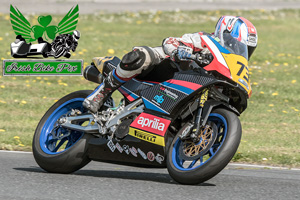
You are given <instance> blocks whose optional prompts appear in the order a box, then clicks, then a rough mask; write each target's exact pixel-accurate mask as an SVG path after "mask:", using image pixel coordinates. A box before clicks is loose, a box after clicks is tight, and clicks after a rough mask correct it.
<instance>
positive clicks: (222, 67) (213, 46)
mask: <svg viewBox="0 0 300 200" xmlns="http://www.w3.org/2000/svg"><path fill="white" fill-rule="evenodd" d="M201 39H202V41H203V45H204V47H207V48H208V49H209V51H210V53H211V54H212V55H213V57H214V59H213V60H212V62H211V63H210V64H209V65H207V66H205V67H204V69H205V70H207V71H217V72H219V73H220V74H222V75H224V76H226V77H227V78H229V79H232V77H231V73H230V69H229V67H228V65H227V63H226V61H225V59H224V57H223V55H224V54H229V53H230V52H229V51H228V50H227V49H225V48H223V47H222V46H221V45H220V44H219V43H218V42H217V41H216V40H214V39H213V38H212V37H210V36H207V35H203V36H201Z"/></svg>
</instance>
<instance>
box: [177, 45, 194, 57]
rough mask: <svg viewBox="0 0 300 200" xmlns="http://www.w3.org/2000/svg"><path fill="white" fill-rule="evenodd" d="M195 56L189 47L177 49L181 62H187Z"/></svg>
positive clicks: (182, 46)
mask: <svg viewBox="0 0 300 200" xmlns="http://www.w3.org/2000/svg"><path fill="white" fill-rule="evenodd" d="M192 54H193V49H192V48H191V47H188V46H184V45H180V46H179V47H178V48H177V57H178V59H179V60H181V61H186V60H187V59H189V58H190V57H191V55H192Z"/></svg>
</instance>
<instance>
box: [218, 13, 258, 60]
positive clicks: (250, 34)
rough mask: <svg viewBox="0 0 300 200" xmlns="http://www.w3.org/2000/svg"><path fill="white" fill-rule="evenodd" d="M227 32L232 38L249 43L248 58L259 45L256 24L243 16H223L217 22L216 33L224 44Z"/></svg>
mask: <svg viewBox="0 0 300 200" xmlns="http://www.w3.org/2000/svg"><path fill="white" fill-rule="evenodd" d="M225 34H226V36H227V35H229V34H230V36H231V38H234V39H236V40H237V41H239V42H241V43H243V44H245V45H247V49H248V60H249V59H250V57H251V55H252V53H253V52H254V50H255V48H256V46H257V38H258V37H257V32H256V28H255V27H254V25H253V24H252V23H251V22H250V21H248V20H247V19H245V18H243V17H236V16H222V17H220V19H219V21H218V23H217V24H216V30H215V32H214V35H215V36H216V37H218V38H219V39H220V44H221V45H222V46H224V43H225V42H226V39H228V37H225V36H224V35H225Z"/></svg>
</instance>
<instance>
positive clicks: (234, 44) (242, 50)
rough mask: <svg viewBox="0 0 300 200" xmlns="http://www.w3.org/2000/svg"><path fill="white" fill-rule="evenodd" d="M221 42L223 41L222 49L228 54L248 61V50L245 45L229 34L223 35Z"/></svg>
mask: <svg viewBox="0 0 300 200" xmlns="http://www.w3.org/2000/svg"><path fill="white" fill-rule="evenodd" d="M223 41H224V47H225V48H226V49H227V50H228V51H230V53H233V54H237V55H241V56H243V57H245V58H246V59H247V60H248V48H247V45H246V44H244V43H242V42H240V41H238V40H237V39H236V38H234V37H232V35H231V34H230V33H229V32H228V33H223ZM252 52H253V51H252Z"/></svg>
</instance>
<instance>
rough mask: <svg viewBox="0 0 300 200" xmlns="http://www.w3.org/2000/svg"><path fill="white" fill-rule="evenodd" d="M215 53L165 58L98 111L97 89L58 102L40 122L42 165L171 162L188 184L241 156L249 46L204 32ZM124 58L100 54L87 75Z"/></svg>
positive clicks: (67, 167)
mask: <svg viewBox="0 0 300 200" xmlns="http://www.w3.org/2000/svg"><path fill="white" fill-rule="evenodd" d="M202 41H203V43H204V45H205V47H207V48H208V49H209V51H210V53H211V54H210V56H209V57H210V58H211V59H207V56H205V55H202V54H196V55H192V57H191V60H190V61H189V62H185V65H180V64H178V63H177V62H173V61H172V60H171V59H165V60H164V61H163V62H162V63H160V64H159V65H158V66H154V67H153V68H152V69H149V70H146V71H144V72H143V73H142V74H141V75H139V76H137V77H135V78H133V79H132V80H130V81H127V82H126V83H125V84H123V85H122V86H121V87H120V88H119V89H118V90H119V92H120V93H121V94H122V95H123V97H124V98H123V99H122V100H121V101H120V103H119V105H118V106H115V103H114V100H113V98H112V97H110V98H109V99H108V100H107V101H106V102H105V104H104V105H103V106H102V107H101V108H100V110H99V111H98V113H97V114H93V113H90V112H89V111H87V110H86V109H85V108H84V107H83V106H82V102H83V101H84V99H85V98H86V97H87V96H88V95H89V94H90V93H91V92H92V91H87V90H84V91H76V92H73V93H71V94H68V95H66V96H65V97H63V98H61V99H60V100H59V101H57V102H56V103H55V104H54V105H53V106H52V107H51V108H50V109H49V110H48V111H47V112H46V114H45V115H44V116H43V118H42V119H41V121H40V122H39V124H38V126H37V128H36V131H35V134H34V138H33V154H34V157H35V160H36V162H37V163H38V164H39V166H40V167H41V168H43V169H44V170H46V171H48V172H54V173H72V172H74V171H76V170H79V169H80V168H82V167H83V166H85V165H86V164H88V163H89V162H90V161H91V160H95V161H101V162H110V163H118V164H126V165H134V166H144V167H167V169H168V172H169V174H170V176H171V177H172V178H173V179H174V180H175V181H177V182H179V183H182V184H198V183H201V182H204V181H206V180H208V179H210V178H212V177H213V176H215V175H216V174H218V173H219V172H220V171H221V170H222V169H224V168H225V166H226V165H227V164H228V163H229V162H230V160H231V159H232V157H233V156H234V154H235V152H236V150H237V148H238V146H239V143H240V139H241V134H242V129H241V124H240V121H239V118H238V116H239V115H240V114H241V113H242V112H243V111H244V110H245V109H246V108H247V99H248V98H249V97H250V96H251V91H252V90H251V86H250V80H249V75H248V74H249V72H248V67H247V66H248V52H247V46H246V45H244V44H242V43H240V42H238V41H237V40H232V41H233V42H232V43H230V44H225V45H224V47H222V46H221V45H220V44H219V43H218V42H217V41H215V40H214V39H213V38H212V37H210V36H202ZM119 63H120V59H119V58H117V57H105V58H95V59H93V63H92V64H91V65H90V66H88V67H87V68H86V69H85V71H84V77H85V78H86V79H87V80H89V81H93V82H96V83H101V82H102V79H103V77H105V76H107V75H108V73H109V72H110V71H112V70H115V69H116V66H117V65H118V64H119Z"/></svg>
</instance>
